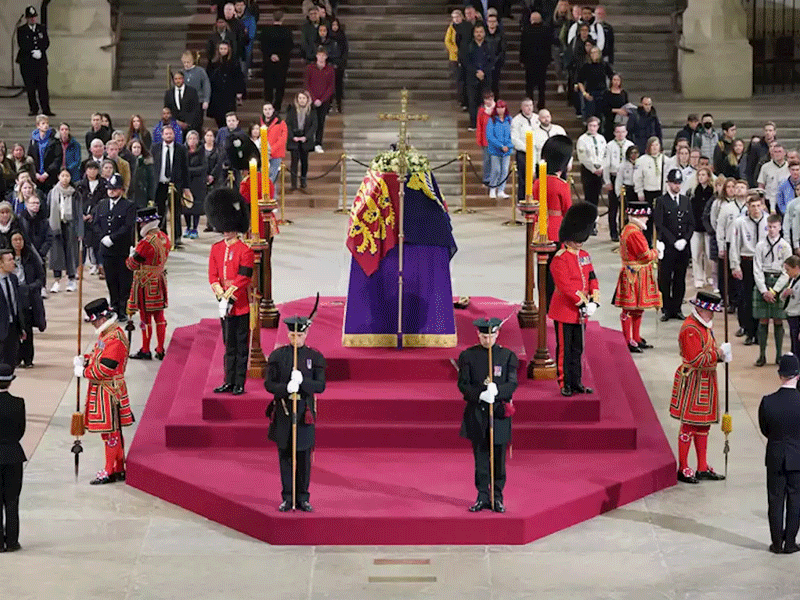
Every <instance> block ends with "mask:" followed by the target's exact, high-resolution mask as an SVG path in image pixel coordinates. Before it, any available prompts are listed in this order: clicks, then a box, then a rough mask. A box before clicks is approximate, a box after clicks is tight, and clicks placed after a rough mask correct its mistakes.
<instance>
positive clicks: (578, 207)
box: [558, 202, 597, 244]
mask: <svg viewBox="0 0 800 600" xmlns="http://www.w3.org/2000/svg"><path fill="white" fill-rule="evenodd" d="M596 220H597V207H596V206H595V205H594V204H590V203H589V202H581V203H579V204H573V205H572V206H570V207H569V210H568V211H567V214H565V215H564V220H563V221H561V227H559V229H558V241H559V242H560V243H564V242H577V243H579V244H582V243H583V242H585V241H586V240H588V239H589V236H590V235H591V234H592V229H594V223H595V221H596Z"/></svg>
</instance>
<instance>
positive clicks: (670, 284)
mask: <svg viewBox="0 0 800 600" xmlns="http://www.w3.org/2000/svg"><path fill="white" fill-rule="evenodd" d="M681 184H683V174H682V173H681V171H680V170H679V169H670V171H669V172H668V173H667V193H666V194H664V195H663V196H659V197H658V198H656V205H655V211H654V213H653V221H654V222H655V227H656V236H657V237H658V242H657V244H656V245H657V247H658V253H659V258H661V263H660V264H659V267H658V288H659V291H660V292H661V296H662V298H663V301H664V303H663V308H662V309H661V310H662V314H661V320H662V321H669V320H670V319H679V320H681V321H682V320H683V319H684V318H685V317H684V316H683V314H681V303H682V302H683V294H684V292H686V269H687V268H688V267H689V259H690V258H691V251H690V249H689V240H690V239H691V238H692V233H694V214H693V213H692V206H691V204H690V203H689V198H688V197H687V196H685V195H683V194H681V193H680V192H681Z"/></svg>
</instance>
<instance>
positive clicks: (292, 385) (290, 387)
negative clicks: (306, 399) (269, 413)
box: [286, 379, 300, 394]
mask: <svg viewBox="0 0 800 600" xmlns="http://www.w3.org/2000/svg"><path fill="white" fill-rule="evenodd" d="M299 389H300V384H299V383H298V382H297V381H295V380H294V379H292V380H291V381H289V383H287V384H286V391H287V392H289V393H290V394H296V393H297V391H298V390H299Z"/></svg>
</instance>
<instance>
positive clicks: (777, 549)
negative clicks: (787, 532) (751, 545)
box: [769, 544, 783, 554]
mask: <svg viewBox="0 0 800 600" xmlns="http://www.w3.org/2000/svg"><path fill="white" fill-rule="evenodd" d="M769 551H770V552H772V553H773V554H783V550H781V547H780V546H776V545H775V544H770V545H769Z"/></svg>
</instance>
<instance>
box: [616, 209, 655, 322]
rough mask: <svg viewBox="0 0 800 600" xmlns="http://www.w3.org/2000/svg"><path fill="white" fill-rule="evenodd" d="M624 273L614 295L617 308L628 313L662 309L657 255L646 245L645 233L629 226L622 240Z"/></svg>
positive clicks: (622, 235) (623, 232) (620, 250)
mask: <svg viewBox="0 0 800 600" xmlns="http://www.w3.org/2000/svg"><path fill="white" fill-rule="evenodd" d="M619 255H620V258H621V259H622V269H621V270H620V273H619V278H618V279H617V287H616V290H615V291H614V306H618V307H619V308H623V309H628V310H641V309H646V308H660V307H661V292H659V291H658V283H657V281H656V277H655V273H654V261H655V260H656V258H657V256H658V253H657V251H656V250H651V249H650V247H649V246H648V245H647V240H646V239H645V237H644V233H642V230H641V229H640V228H639V227H638V226H637V225H635V224H633V223H628V224H627V225H626V226H625V228H624V229H623V230H622V234H621V235H620V237H619Z"/></svg>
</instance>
